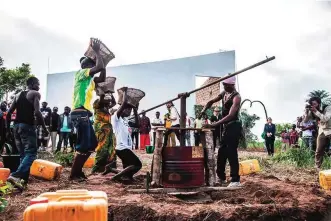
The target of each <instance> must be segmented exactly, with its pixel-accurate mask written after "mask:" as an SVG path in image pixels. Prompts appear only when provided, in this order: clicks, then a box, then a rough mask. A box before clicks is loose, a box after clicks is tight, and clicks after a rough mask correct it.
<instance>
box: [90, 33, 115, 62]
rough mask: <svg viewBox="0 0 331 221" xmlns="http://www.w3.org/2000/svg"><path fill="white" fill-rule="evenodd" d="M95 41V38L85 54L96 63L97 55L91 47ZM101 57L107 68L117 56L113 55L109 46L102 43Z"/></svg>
mask: <svg viewBox="0 0 331 221" xmlns="http://www.w3.org/2000/svg"><path fill="white" fill-rule="evenodd" d="M93 40H94V38H91V40H90V44H89V46H88V48H87V51H86V52H85V54H84V55H85V56H86V57H89V58H91V59H92V60H93V61H94V62H95V61H96V55H95V52H94V50H93V49H92V47H91V44H92V41H93ZM100 55H101V57H102V60H103V63H104V65H105V67H106V66H107V64H108V63H109V62H110V61H111V60H113V59H114V58H115V55H114V54H113V52H111V51H110V50H109V49H108V48H107V46H106V45H105V44H104V43H103V42H100Z"/></svg>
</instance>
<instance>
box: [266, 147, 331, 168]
mask: <svg viewBox="0 0 331 221" xmlns="http://www.w3.org/2000/svg"><path fill="white" fill-rule="evenodd" d="M314 156H315V154H314V152H313V151H311V150H308V149H307V148H291V149H289V150H288V151H286V152H281V153H278V154H276V155H275V156H274V157H273V158H272V161H274V162H278V163H285V164H290V165H294V166H296V167H300V168H312V167H314V166H315V159H314ZM330 168H331V159H330V157H329V156H327V155H326V156H325V157H324V161H323V164H322V169H330Z"/></svg>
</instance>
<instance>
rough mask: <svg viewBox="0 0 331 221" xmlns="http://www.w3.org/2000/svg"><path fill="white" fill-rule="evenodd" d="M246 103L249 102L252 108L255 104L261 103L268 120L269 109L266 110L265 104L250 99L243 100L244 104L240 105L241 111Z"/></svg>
mask: <svg viewBox="0 0 331 221" xmlns="http://www.w3.org/2000/svg"><path fill="white" fill-rule="evenodd" d="M246 101H249V102H250V107H252V105H253V103H260V104H261V105H262V106H263V109H264V113H265V119H266V120H268V113H267V109H266V108H265V106H264V104H263V103H262V101H257V100H255V101H251V100H250V99H245V100H243V102H241V105H240V109H241V107H242V106H243V104H244V103H245V102H246Z"/></svg>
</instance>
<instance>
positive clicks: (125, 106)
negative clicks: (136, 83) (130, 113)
mask: <svg viewBox="0 0 331 221" xmlns="http://www.w3.org/2000/svg"><path fill="white" fill-rule="evenodd" d="M123 90H124V93H123V102H122V104H121V106H120V107H119V108H118V110H117V112H116V114H117V118H119V117H120V116H122V113H123V111H124V110H125V109H126V108H127V106H128V104H127V95H126V90H127V88H123Z"/></svg>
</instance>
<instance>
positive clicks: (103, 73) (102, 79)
mask: <svg viewBox="0 0 331 221" xmlns="http://www.w3.org/2000/svg"><path fill="white" fill-rule="evenodd" d="M91 71H92V69H91ZM105 81H106V68H104V69H102V70H101V71H100V75H99V76H98V77H95V78H94V83H96V84H98V83H101V82H105Z"/></svg>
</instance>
